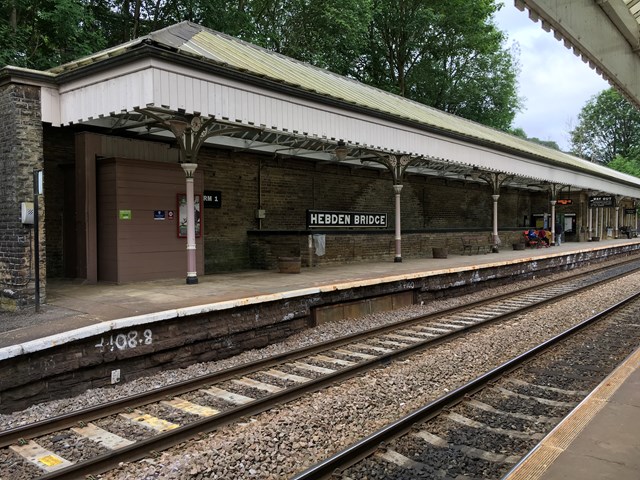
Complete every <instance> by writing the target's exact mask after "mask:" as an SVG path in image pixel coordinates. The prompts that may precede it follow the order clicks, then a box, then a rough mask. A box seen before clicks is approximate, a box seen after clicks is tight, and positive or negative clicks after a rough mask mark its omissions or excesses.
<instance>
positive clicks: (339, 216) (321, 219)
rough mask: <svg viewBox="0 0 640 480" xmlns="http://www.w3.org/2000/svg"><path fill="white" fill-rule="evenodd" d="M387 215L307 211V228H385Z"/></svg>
mask: <svg viewBox="0 0 640 480" xmlns="http://www.w3.org/2000/svg"><path fill="white" fill-rule="evenodd" d="M386 226H387V214H386V213H374V212H334V211H327V210H307V228H386Z"/></svg>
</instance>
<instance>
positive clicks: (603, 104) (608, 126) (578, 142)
mask: <svg viewBox="0 0 640 480" xmlns="http://www.w3.org/2000/svg"><path fill="white" fill-rule="evenodd" d="M638 146H640V110H638V109H637V108H636V107H634V106H633V105H631V104H630V103H629V102H628V101H627V100H625V99H624V98H623V97H622V96H621V95H620V94H619V93H618V92H617V91H616V90H614V89H613V88H610V89H608V90H604V91H602V92H600V93H599V94H598V95H596V96H594V97H592V98H591V99H590V100H589V101H588V102H587V104H586V105H585V106H584V107H583V108H582V110H581V112H580V114H579V115H578V125H577V126H576V128H575V129H573V130H572V131H571V151H572V153H574V154H575V155H578V156H580V157H582V158H585V159H587V160H591V161H593V162H601V163H603V164H605V165H606V164H608V163H609V162H611V161H612V160H613V159H614V158H616V156H620V157H622V158H629V157H630V156H631V155H632V153H633V150H634V149H637V148H638Z"/></svg>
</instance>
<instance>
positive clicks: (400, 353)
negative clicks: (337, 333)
mask: <svg viewBox="0 0 640 480" xmlns="http://www.w3.org/2000/svg"><path fill="white" fill-rule="evenodd" d="M590 286H593V285H590ZM587 287H588V286H583V287H581V288H580V290H581V289H584V288H587ZM571 293H574V292H573V291H572V292H567V293H563V294H561V295H560V296H561V297H563V296H565V295H568V294H571ZM556 300H557V297H556V298H553V299H547V300H545V301H544V302H552V301H556ZM534 306H539V303H536V304H535V305H531V306H527V307H525V309H526V310H528V309H531V308H534ZM513 315H514V313H513V312H508V313H505V314H504V315H500V316H498V317H495V318H492V319H489V320H486V321H484V322H482V323H479V324H476V325H474V326H471V327H470V328H466V329H459V330H456V331H453V332H451V333H449V334H446V335H443V336H441V337H436V338H433V339H430V340H426V341H425V342H420V343H417V344H414V345H410V346H408V347H406V348H403V349H399V350H396V351H393V352H390V353H387V354H384V355H381V356H379V357H376V358H375V359H372V360H367V361H363V362H360V363H358V364H356V365H354V366H350V367H346V368H343V369H341V370H338V371H336V372H334V373H332V374H329V375H326V376H323V377H320V378H318V379H315V380H313V381H310V382H307V383H305V384H301V385H298V386H295V387H292V388H289V389H286V390H283V391H281V392H278V393H275V394H272V395H268V396H265V397H262V398H259V399H257V400H254V401H253V402H251V403H248V404H246V405H243V406H239V407H235V408H232V409H230V410H227V411H225V412H222V413H221V414H218V415H216V416H213V417H208V418H203V419H201V420H198V421H196V422H193V423H190V424H188V425H185V426H182V427H179V428H177V429H174V430H170V431H168V432H165V433H162V434H158V435H156V436H153V437H150V438H148V439H145V440H141V441H138V442H136V443H134V444H132V445H130V446H128V447H124V448H122V449H119V450H116V451H113V452H108V453H105V454H103V455H100V456H97V457H94V458H93V459H89V460H86V461H83V462H78V463H76V464H73V465H71V466H69V467H66V468H64V469H60V470H57V471H54V472H51V473H48V474H45V475H44V476H41V477H38V478H40V479H42V480H44V479H73V478H79V477H82V476H87V475H91V474H93V475H95V474H98V473H101V472H105V471H107V470H109V469H112V468H115V467H117V466H118V465H120V464H121V463H123V462H132V461H136V460H139V459H141V458H144V457H146V456H149V454H150V453H151V452H158V451H161V450H165V449H167V448H170V447H172V446H174V445H176V444H178V443H181V442H184V441H188V440H189V439H191V438H194V437H196V436H198V435H199V434H202V433H208V432H211V431H213V430H215V429H217V428H220V427H222V426H224V425H227V424H229V423H231V422H233V421H236V420H238V419H239V418H243V417H248V416H251V415H256V414H258V413H261V412H264V411H266V410H268V409H270V408H272V407H273V406H274V405H278V404H283V403H286V402H289V401H291V400H294V399H297V398H299V397H300V396H302V395H304V394H306V393H310V392H314V391H317V390H320V389H322V388H326V387H329V386H331V385H335V384H336V383H339V382H341V381H344V380H346V379H349V378H351V377H354V376H356V375H359V374H361V373H364V372H366V371H369V370H371V369H373V368H376V367H378V366H381V365H386V364H388V363H390V362H391V361H393V360H395V359H397V358H400V357H405V356H408V355H410V354H412V353H415V352H418V351H420V350H424V349H425V348H428V347H430V346H433V345H437V344H439V343H443V342H445V341H449V340H451V339H452V338H455V337H457V336H460V335H462V334H463V333H465V332H468V331H469V330H470V329H472V328H477V327H478V326H480V325H486V324H487V323H490V322H495V321H496V320H497V319H503V318H508V317H511V316H513ZM466 393H469V391H466ZM310 478H312V477H310Z"/></svg>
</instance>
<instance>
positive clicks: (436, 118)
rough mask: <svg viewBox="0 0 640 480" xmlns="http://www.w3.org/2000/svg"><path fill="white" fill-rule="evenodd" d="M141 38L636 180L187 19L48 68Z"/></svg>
mask: <svg viewBox="0 0 640 480" xmlns="http://www.w3.org/2000/svg"><path fill="white" fill-rule="evenodd" d="M145 43H152V44H154V45H156V46H160V47H164V48H169V49H172V50H176V51H178V52H180V53H183V54H187V55H189V56H192V57H196V58H200V59H202V60H205V61H208V62H211V63H213V64H218V65H221V66H225V67H227V68H231V69H234V70H238V71H241V72H244V73H246V74H249V75H254V76H258V77H263V78H267V79H270V80H273V81H276V82H279V83H282V84H287V85H290V86H292V87H295V88H299V89H301V90H304V91H307V92H313V93H315V94H319V95H322V96H325V97H328V98H332V99H336V100H340V101H344V102H347V103H349V104H352V105H357V106H359V107H363V108H366V109H369V110H373V111H377V112H380V113H382V114H385V115H389V116H392V117H395V118H398V119H404V120H409V121H411V122H415V123H417V124H421V125H424V126H428V127H431V128H435V129H438V130H442V131H444V132H452V133H454V134H456V135H460V136H463V137H467V138H469V139H477V140H481V141H483V142H489V143H492V144H494V145H496V146H502V147H507V148H509V149H513V150H517V151H520V152H523V153H527V154H530V155H534V156H537V157H540V158H543V159H547V160H553V161H556V162H559V163H562V164H565V165H567V166H572V167H577V168H578V169H580V170H583V171H591V172H592V173H594V174H598V175H603V176H608V177H613V178H617V179H619V180H623V181H630V180H631V181H632V182H634V183H637V182H638V180H637V179H635V177H631V176H629V175H626V174H622V173H619V172H617V171H615V170H611V169H609V168H607V167H603V166H601V165H598V164H595V163H592V162H588V161H585V160H582V159H580V158H577V157H574V156H572V155H569V154H565V153H563V152H560V151H557V150H554V149H551V148H547V147H544V146H542V145H539V144H536V143H533V142H529V141H527V140H524V139H522V138H519V137H516V136H513V135H510V134H507V133H504V132H501V131H499V130H495V129H493V128H490V127H487V126H484V125H481V124H479V123H476V122H472V121H470V120H466V119H463V118H460V117H457V116H455V115H451V114H448V113H445V112H442V111H440V110H437V109H435V108H431V107H428V106H426V105H422V104H420V103H417V102H414V101H411V100H408V99H406V98H404V97H400V96H398V95H394V94H391V93H389V92H385V91H383V90H380V89H377V88H374V87H371V86H369V85H365V84H363V83H360V82H357V81H355V80H353V79H350V78H346V77H342V76H340V75H336V74H334V73H332V72H329V71H328V70H324V69H321V68H317V67H314V66H311V65H309V64H306V63H302V62H299V61H297V60H293V59H291V58H288V57H285V56H283V55H280V54H277V53H274V52H270V51H268V50H265V49H263V48H261V47H257V46H255V45H252V44H249V43H247V42H244V41H242V40H239V39H237V38H234V37H230V36H228V35H225V34H223V33H219V32H215V31H213V30H209V29H207V28H205V27H203V26H201V25H197V24H194V23H191V22H181V23H178V24H176V25H172V26H170V27H167V28H165V29H162V30H159V31H157V32H153V33H151V34H149V35H147V36H145V37H141V38H139V39H136V40H133V41H131V42H128V43H125V44H122V45H120V46H117V47H114V48H111V49H109V50H105V51H102V52H98V53H96V54H94V55H91V56H89V57H86V58H83V59H80V60H77V61H75V62H71V63H68V64H65V65H62V66H60V67H56V68H53V69H51V70H50V72H53V73H58V74H60V73H65V72H70V71H72V70H76V69H79V68H82V67H83V66H85V65H89V64H93V63H96V62H99V61H101V60H103V59H106V58H111V57H114V56H118V55H121V54H124V53H126V52H128V51H130V50H132V49H135V48H136V47H138V46H140V45H142V44H145Z"/></svg>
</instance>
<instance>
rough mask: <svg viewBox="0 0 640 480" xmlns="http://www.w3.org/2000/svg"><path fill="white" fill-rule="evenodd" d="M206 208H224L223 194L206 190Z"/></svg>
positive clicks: (204, 196)
mask: <svg viewBox="0 0 640 480" xmlns="http://www.w3.org/2000/svg"><path fill="white" fill-rule="evenodd" d="M202 198H203V200H204V201H203V203H204V208H220V207H222V192H219V191H217V190H205V191H204V195H203V197H202Z"/></svg>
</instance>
